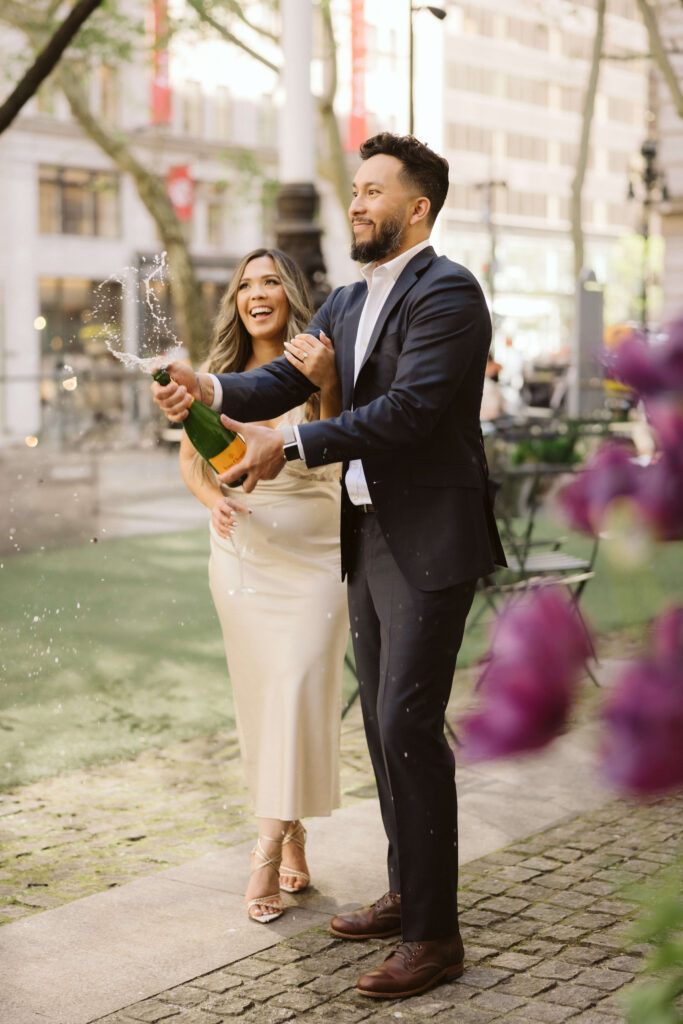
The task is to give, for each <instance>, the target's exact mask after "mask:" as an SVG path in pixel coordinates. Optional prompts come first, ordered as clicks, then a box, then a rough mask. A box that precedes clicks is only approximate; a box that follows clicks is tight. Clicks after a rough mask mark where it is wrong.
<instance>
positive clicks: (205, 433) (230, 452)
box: [152, 366, 247, 487]
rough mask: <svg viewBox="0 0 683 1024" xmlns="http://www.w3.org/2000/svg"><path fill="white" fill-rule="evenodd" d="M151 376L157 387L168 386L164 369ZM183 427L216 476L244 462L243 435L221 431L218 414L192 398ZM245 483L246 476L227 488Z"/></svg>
mask: <svg viewBox="0 0 683 1024" xmlns="http://www.w3.org/2000/svg"><path fill="white" fill-rule="evenodd" d="M152 376H153V377H154V379H155V381H157V382H158V383H159V384H162V385H165V384H170V383H171V378H170V376H169V374H168V372H167V370H166V369H165V368H164V367H163V366H162V367H161V369H159V370H157V371H156V373H153V374H152ZM183 427H184V428H185V431H186V432H187V436H188V437H189V439H190V441H191V442H192V444H193V445H194V447H195V448H196V449H197V451H198V452H199V454H200V455H201V456H202V458H204V459H206V461H207V462H208V463H209V464H210V465H211V466H213V468H214V469H215V470H216V472H217V473H225V471H226V470H228V469H230V467H231V466H234V465H235V463H237V462H241V461H242V459H243V458H244V454H245V452H246V450H247V446H246V444H245V443H244V438H243V437H242V435H241V434H238V433H236V432H235V431H234V430H228V428H227V427H224V426H223V424H222V423H221V417H220V413H218V412H216V411H215V410H214V409H209V407H208V405H203V404H202V403H201V402H195V400H194V398H193V399H192V404H191V405H190V407H189V409H188V410H187V418H186V419H185V420H183ZM245 479H246V474H245V476H242V477H240V478H239V480H235V482H234V483H232V484H230V487H239V485H240V484H241V483H242V482H243V481H244V480H245Z"/></svg>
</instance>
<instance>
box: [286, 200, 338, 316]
mask: <svg viewBox="0 0 683 1024" xmlns="http://www.w3.org/2000/svg"><path fill="white" fill-rule="evenodd" d="M318 203H319V199H318V191H317V189H316V187H315V185H314V184H313V183H312V182H294V183H289V184H284V185H281V186H280V189H279V191H278V194H277V200H276V209H277V220H276V223H275V235H276V245H277V247H278V249H282V251H283V252H286V253H287V255H288V256H291V257H292V259H293V260H295V261H296V263H298V264H299V266H300V267H301V270H302V271H303V273H304V276H305V278H306V280H307V282H308V287H309V291H310V293H311V300H312V302H313V305H314V306H315V308H316V309H318V307H319V306H322V304H323V302H324V301H325V299H326V298H327V296H328V295H329V294H330V291H331V288H330V284H329V282H328V280H327V270H326V267H325V260H324V258H323V254H322V248H321V245H320V237H321V235H322V229H321V228H320V227H318V224H317V223H316V217H317V213H318Z"/></svg>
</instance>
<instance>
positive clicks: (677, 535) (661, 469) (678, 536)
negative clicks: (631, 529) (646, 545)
mask: <svg viewBox="0 0 683 1024" xmlns="http://www.w3.org/2000/svg"><path fill="white" fill-rule="evenodd" d="M634 497H635V501H636V504H637V506H638V511H639V513H640V515H641V516H642V518H643V519H644V520H645V521H646V522H647V524H648V525H649V526H650V527H651V529H652V530H653V532H654V534H655V535H656V537H657V540H662V541H667V540H683V460H682V459H681V457H680V455H679V453H676V454H675V455H674V454H670V453H669V452H668V451H664V452H662V454H661V455H660V456H659V458H658V459H657V460H656V461H655V462H653V463H652V464H651V465H649V466H646V467H645V469H644V470H643V471H642V475H641V477H640V482H639V487H638V492H637V494H636V495H635V496H634Z"/></svg>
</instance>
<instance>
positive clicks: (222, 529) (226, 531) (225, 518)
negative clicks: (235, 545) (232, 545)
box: [211, 494, 251, 540]
mask: <svg viewBox="0 0 683 1024" xmlns="http://www.w3.org/2000/svg"><path fill="white" fill-rule="evenodd" d="M236 512H239V513H240V514H244V515H251V509H250V508H247V506H246V505H243V504H242V503H241V502H240V501H236V500H235V499H234V498H228V497H227V496H226V495H225V494H221V495H220V497H219V498H218V500H217V501H216V503H215V504H214V506H213V507H212V509H211V522H212V524H213V528H214V530H215V531H216V533H217V534H218V536H219V537H224V538H225V539H226V540H227V539H228V538H229V537H230V536H231V534H232V533H233V531H234V529H235V527H236V526H237V519H236V518H235V513H236Z"/></svg>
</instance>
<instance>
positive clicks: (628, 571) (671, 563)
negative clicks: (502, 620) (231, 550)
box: [458, 514, 683, 667]
mask: <svg viewBox="0 0 683 1024" xmlns="http://www.w3.org/2000/svg"><path fill="white" fill-rule="evenodd" d="M534 536H535V537H536V536H539V537H544V538H549V537H562V538H565V540H564V542H563V544H562V550H563V551H566V552H567V553H569V554H573V555H577V556H578V557H583V558H585V557H588V555H589V552H590V550H591V548H592V544H593V542H592V540H591V539H590V538H588V537H583V536H581V535H580V534H576V533H572V532H571V531H570V530H568V529H567V526H566V525H565V524H563V523H561V522H558V521H556V520H554V519H553V518H552V517H551V516H550V515H548V514H540V515H538V516H537V519H536V527H535V530H534ZM482 600H483V599H482V598H481V597H479V596H477V597H476V598H475V604H474V606H473V609H472V618H474V617H475V616H476V613H477V610H478V608H479V604H480V602H481V601H482ZM673 602H678V603H679V604H680V603H681V602H683V542H679V543H676V544H655V545H652V547H651V548H650V549H649V551H648V552H647V554H646V557H645V560H644V562H642V563H641V564H638V565H631V566H625V565H624V564H623V560H622V559H621V556H620V553H619V552H615V551H614V549H613V545H611V544H610V543H609V542H605V541H603V542H601V545H600V547H599V549H598V554H597V558H596V561H595V577H594V578H593V579H592V580H589V581H588V583H587V584H586V587H585V589H584V592H583V595H582V597H581V610H582V613H583V615H584V618H585V620H586V622H587V624H588V625H589V627H590V629H591V631H592V632H593V633H594V634H603V633H611V632H613V631H615V630H621V629H626V628H628V627H631V626H635V625H639V624H641V623H646V622H650V621H651V620H652V619H653V618H654V617H655V616H656V615H657V614H658V613H659V612H660V611H661V610H662V609H663V608H664V607H666V606H667V605H669V604H671V603H673ZM491 619H492V616H491V614H490V613H488V612H485V613H484V615H482V617H481V620H480V624H478V625H477V626H476V627H475V628H473V629H468V630H467V631H466V632H465V638H464V640H463V644H462V648H461V652H460V657H459V659H458V664H459V665H460V666H461V667H462V666H465V665H470V664H472V663H473V662H475V661H476V660H477V659H478V658H480V657H481V656H482V655H483V654H484V653H485V651H486V646H487V638H488V634H489V627H490V624H491Z"/></svg>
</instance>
